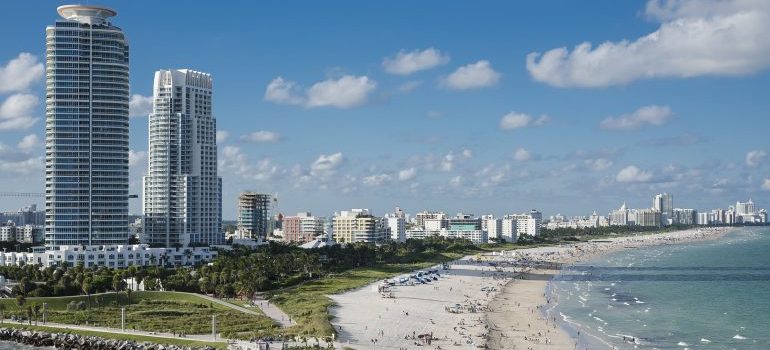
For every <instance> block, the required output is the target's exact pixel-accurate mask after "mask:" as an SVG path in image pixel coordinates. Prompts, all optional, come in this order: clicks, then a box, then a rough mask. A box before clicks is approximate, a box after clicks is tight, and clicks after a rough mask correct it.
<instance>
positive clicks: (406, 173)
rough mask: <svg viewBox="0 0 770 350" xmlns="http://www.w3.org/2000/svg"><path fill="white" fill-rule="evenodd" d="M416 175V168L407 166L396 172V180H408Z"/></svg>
mask: <svg viewBox="0 0 770 350" xmlns="http://www.w3.org/2000/svg"><path fill="white" fill-rule="evenodd" d="M416 176H417V169H415V168H408V169H402V170H401V171H399V172H398V181H409V180H411V179H414V178H415V177H416Z"/></svg>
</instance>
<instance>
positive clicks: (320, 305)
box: [269, 253, 466, 337]
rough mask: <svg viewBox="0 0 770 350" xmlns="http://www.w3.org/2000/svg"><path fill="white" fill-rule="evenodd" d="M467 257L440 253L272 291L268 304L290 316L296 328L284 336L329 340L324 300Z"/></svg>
mask: <svg viewBox="0 0 770 350" xmlns="http://www.w3.org/2000/svg"><path fill="white" fill-rule="evenodd" d="M464 255H466V254H458V253H441V254H437V255H435V256H434V257H433V258H431V259H428V260H427V261H425V262H420V263H413V264H387V265H382V266H377V267H366V268H358V269H353V270H350V271H346V272H343V273H340V274H335V275H331V276H328V277H325V278H323V279H321V280H317V281H313V282H309V283H305V284H302V285H300V286H297V287H292V288H288V289H284V290H281V291H274V292H272V294H270V295H269V296H270V301H271V302H273V303H275V304H276V305H278V307H280V308H281V310H283V311H284V312H286V313H287V314H289V315H290V316H291V317H292V318H293V319H294V321H295V322H297V325H296V326H293V327H291V328H288V329H286V330H285V331H284V333H285V334H287V335H311V336H317V337H326V336H331V334H332V333H334V329H333V328H332V325H331V323H330V322H329V320H330V316H329V312H328V309H329V307H330V306H332V300H331V299H330V298H329V297H328V296H327V295H330V294H337V293H342V292H345V291H348V290H351V289H356V288H359V287H362V286H365V285H367V284H369V283H371V282H374V281H377V280H381V279H385V278H389V277H392V276H395V275H398V274H401V273H404V272H408V271H412V270H418V269H422V268H426V267H429V266H432V265H435V264H439V263H442V262H446V261H450V260H454V259H457V258H460V257H462V256H464Z"/></svg>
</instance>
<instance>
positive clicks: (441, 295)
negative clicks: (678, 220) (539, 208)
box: [330, 228, 727, 349]
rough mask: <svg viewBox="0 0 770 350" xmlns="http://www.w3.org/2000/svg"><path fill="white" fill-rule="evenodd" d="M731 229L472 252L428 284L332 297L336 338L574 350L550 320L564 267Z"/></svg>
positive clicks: (363, 345)
mask: <svg viewBox="0 0 770 350" xmlns="http://www.w3.org/2000/svg"><path fill="white" fill-rule="evenodd" d="M726 230H727V229H721V228H720V229H713V228H704V229H690V230H683V231H675V232H667V233H659V234H646V235H637V236H626V237H617V238H609V239H602V240H596V241H590V242H580V243H575V244H564V245H558V246H548V247H536V248H524V249H517V250H513V251H505V252H500V253H494V254H487V255H483V256H480V255H476V256H467V257H464V258H463V259H460V260H457V261H454V262H452V263H450V264H449V269H448V270H440V271H439V274H440V275H441V277H438V278H437V280H435V281H431V282H429V283H427V284H417V285H413V286H412V285H396V286H393V287H388V288H387V289H386V292H384V293H383V292H382V289H381V288H380V287H382V286H383V285H382V281H379V282H376V283H373V284H370V285H367V286H365V287H363V288H360V289H357V290H353V291H350V292H347V293H343V294H339V295H333V296H331V298H332V299H333V300H334V302H335V304H336V305H335V306H334V307H333V308H332V309H331V310H330V311H331V313H332V315H333V316H334V318H333V319H332V324H333V325H334V327H335V328H336V329H337V331H338V334H339V337H338V339H337V341H338V342H339V343H341V344H343V345H346V346H350V347H352V348H356V349H376V348H388V349H413V348H415V347H417V346H418V345H419V346H421V347H425V348H430V349H448V348H462V347H465V348H489V349H574V348H575V347H576V341H577V340H576V339H573V338H572V337H571V336H570V335H569V334H567V333H566V331H564V330H563V329H561V328H560V327H559V326H558V324H557V322H555V321H557V320H555V319H553V318H552V317H551V318H550V319H546V316H545V315H546V310H548V309H549V307H550V305H551V301H549V300H548V299H547V293H546V287H547V285H548V281H549V280H550V279H551V278H552V277H553V276H554V274H556V273H557V272H558V271H557V268H558V266H559V265H561V264H573V263H576V262H579V261H583V260H586V259H589V258H591V257H595V256H597V255H599V254H604V253H607V252H612V251H617V250H621V249H632V248H637V247H644V246H652V245H663V244H676V243H682V242H687V241H695V240H704V239H713V238H717V237H719V236H720V235H721V234H723V233H724V232H725V231H726Z"/></svg>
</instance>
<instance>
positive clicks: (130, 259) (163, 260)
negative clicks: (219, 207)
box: [0, 244, 216, 268]
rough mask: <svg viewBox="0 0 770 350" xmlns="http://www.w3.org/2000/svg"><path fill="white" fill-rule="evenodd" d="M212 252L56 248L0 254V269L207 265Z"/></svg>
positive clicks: (119, 247) (134, 247) (203, 249)
mask: <svg viewBox="0 0 770 350" xmlns="http://www.w3.org/2000/svg"><path fill="white" fill-rule="evenodd" d="M215 256H216V252H215V251H213V250H211V249H210V248H208V247H195V248H150V247H149V246H148V245H146V244H136V245H117V246H79V245H78V246H60V247H59V248H58V249H54V250H40V249H38V250H35V251H33V252H32V253H16V252H8V253H6V252H0V265H5V266H9V265H40V266H46V267H47V266H57V265H59V264H66V265H67V266H76V265H77V264H79V263H81V262H82V263H83V265H84V266H85V267H87V268H88V267H94V266H107V267H110V268H126V267H129V266H134V265H135V266H161V265H162V266H185V265H197V264H200V263H204V262H207V261H210V260H211V259H213V258H214V257H215Z"/></svg>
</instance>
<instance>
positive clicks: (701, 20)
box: [526, 0, 770, 87]
mask: <svg viewBox="0 0 770 350" xmlns="http://www.w3.org/2000/svg"><path fill="white" fill-rule="evenodd" d="M646 14H647V15H648V16H649V17H650V18H652V19H654V20H657V21H660V23H661V24H660V27H659V28H658V29H657V30H656V31H654V32H652V33H650V34H647V35H645V36H643V37H641V38H638V39H635V40H621V41H618V42H609V41H608V42H604V43H602V44H600V45H598V46H596V47H593V46H592V45H591V43H588V42H584V43H581V44H579V45H577V46H576V47H575V48H574V49H573V50H572V51H570V50H568V49H567V48H565V47H561V48H556V49H552V50H549V51H546V52H545V53H542V54H541V53H539V52H532V53H530V54H528V55H527V63H526V66H527V70H528V71H529V73H530V75H531V76H532V77H533V78H534V79H535V80H537V81H540V82H543V83H546V84H549V85H552V86H557V87H604V86H611V85H619V84H627V83H629V82H632V81H634V80H638V79H649V78H664V77H675V78H687V77H697V76H720V75H721V76H735V75H742V74H748V73H753V72H757V71H760V70H762V69H765V68H767V67H768V66H770V36H768V35H767V33H769V32H770V2H767V1H751V0H651V1H649V2H648V3H647V8H646Z"/></svg>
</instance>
